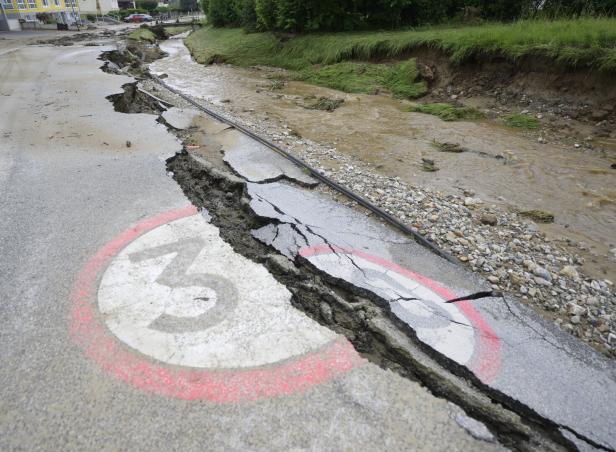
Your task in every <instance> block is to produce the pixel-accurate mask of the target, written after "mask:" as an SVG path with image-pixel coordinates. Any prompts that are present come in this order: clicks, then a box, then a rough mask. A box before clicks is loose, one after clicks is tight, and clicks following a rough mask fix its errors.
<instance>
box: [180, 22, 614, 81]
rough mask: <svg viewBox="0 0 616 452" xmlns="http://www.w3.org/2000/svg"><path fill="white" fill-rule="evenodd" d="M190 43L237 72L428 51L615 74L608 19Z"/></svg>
mask: <svg viewBox="0 0 616 452" xmlns="http://www.w3.org/2000/svg"><path fill="white" fill-rule="evenodd" d="M187 43H188V45H189V47H190V48H191V51H192V52H193V55H194V56H195V58H196V59H197V60H198V61H200V62H203V63H210V62H212V61H217V60H224V61H227V62H229V63H232V64H236V65H240V66H250V65H258V64H262V65H270V66H279V67H284V68H288V69H294V70H299V69H305V68H306V67H309V66H311V65H316V64H333V63H339V62H341V61H348V60H364V61H366V60H373V59H375V58H396V57H398V56H400V55H403V54H404V53H405V52H407V51H409V50H412V49H414V48H417V47H420V46H429V47H432V48H437V49H440V50H442V51H443V52H445V53H447V54H448V55H450V57H451V59H452V61H454V62H461V61H464V60H466V59H468V58H471V57H472V56H474V55H481V54H498V55H503V56H505V57H507V58H510V59H511V60H515V59H517V58H519V57H522V56H525V55H543V56H547V57H550V58H553V59H554V60H556V61H558V62H560V63H563V64H566V65H569V66H590V67H594V68H596V69H597V70H601V71H608V72H616V19H609V18H605V19H579V20H560V21H519V22H515V23H512V24H486V25H481V26H466V27H455V28H454V27H449V28H447V27H431V28H426V29H418V30H404V31H392V32H357V33H327V34H325V33H323V34H308V35H302V36H298V37H295V38H292V39H289V40H287V41H285V42H284V43H281V42H280V41H279V40H278V39H277V38H276V37H275V36H274V35H273V34H271V33H251V34H247V33H245V32H243V31H242V30H240V29H212V28H204V29H202V30H199V31H197V32H195V33H193V34H192V35H191V36H190V37H189V38H188V40H187Z"/></svg>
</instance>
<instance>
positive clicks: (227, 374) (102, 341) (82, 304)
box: [70, 206, 365, 403]
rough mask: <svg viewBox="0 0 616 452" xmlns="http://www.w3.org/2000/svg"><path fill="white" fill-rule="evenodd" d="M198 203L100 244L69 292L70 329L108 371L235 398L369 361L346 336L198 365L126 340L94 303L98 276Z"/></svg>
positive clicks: (188, 394) (169, 392)
mask: <svg viewBox="0 0 616 452" xmlns="http://www.w3.org/2000/svg"><path fill="white" fill-rule="evenodd" d="M196 213H197V209H196V208H195V207H192V206H190V207H186V208H183V209H178V210H173V211H171V212H166V213H163V214H161V215H158V216H156V217H153V218H150V219H148V220H145V221H144V222H142V223H139V224H138V225H137V226H135V227H133V228H131V229H129V230H127V231H125V232H124V233H122V234H120V235H119V236H118V237H116V238H115V239H114V240H112V241H111V242H109V243H108V244H107V245H105V246H104V247H103V248H101V249H100V250H99V251H98V252H97V253H96V254H95V255H94V256H93V257H92V258H91V259H90V260H89V261H88V262H87V263H86V265H85V267H84V268H83V270H82V271H81V273H80V274H79V276H78V278H77V282H76V283H75V287H74V288H73V291H72V293H71V301H72V305H71V312H70V334H71V336H72V338H73V339H74V340H75V342H76V343H77V344H78V345H79V346H80V347H81V348H82V349H83V350H84V351H85V353H86V355H87V356H89V357H90V358H91V359H93V360H94V361H95V362H97V363H98V364H99V365H100V366H101V367H102V368H103V369H104V370H105V371H107V372H109V373H110V374H112V375H114V376H115V377H117V378H119V379H120V380H123V381H125V382H128V383H130V384H132V385H133V386H135V387H137V388H140V389H143V390H146V391H149V392H154V393H157V394H161V395H166V396H172V397H177V398H181V399H186V400H208V401H212V402H218V403H235V402H241V401H251V400H258V399H262V398H266V397H274V396H283V395H290V394H294V393H297V392H302V391H306V390H307V389H309V388H311V387H313V386H315V385H318V384H321V383H324V382H327V381H329V380H331V379H333V378H336V377H338V376H340V375H342V374H344V373H346V372H348V371H350V370H351V369H353V368H355V367H357V366H359V365H361V364H363V363H365V360H364V359H362V358H361V357H360V356H359V355H358V354H357V352H356V351H355V349H354V348H353V346H352V345H351V344H350V343H349V342H348V341H347V340H346V339H339V340H337V341H335V342H332V343H330V344H328V345H326V346H324V347H323V348H321V349H320V350H318V351H316V352H314V353H309V354H307V355H304V356H302V357H299V358H294V359H290V360H286V361H284V362H282V363H278V364H273V365H269V366H263V367H255V368H250V369H244V370H197V369H193V368H186V367H183V368H182V367H174V366H167V365H162V364H160V363H158V362H153V361H152V360H151V359H148V358H146V357H145V356H143V355H141V354H140V353H139V352H136V351H133V350H132V349H129V348H128V346H126V345H124V344H122V343H121V342H120V341H118V340H117V339H116V337H115V336H114V335H113V334H112V333H111V332H110V331H109V330H108V329H107V327H106V326H105V325H104V324H103V322H102V321H101V319H100V317H99V314H98V311H97V310H96V309H95V307H94V306H95V304H96V302H97V300H96V297H97V288H98V283H99V280H100V278H101V276H102V273H103V271H104V270H105V269H106V268H107V265H108V264H109V262H110V261H111V259H113V258H114V257H115V256H116V255H117V254H118V253H119V252H120V251H122V249H124V248H125V247H126V246H127V245H128V244H130V243H131V242H132V241H133V240H135V239H136V238H138V237H139V236H141V235H143V234H144V233H146V232H148V231H151V230H152V229H154V228H157V227H159V226H162V225H164V224H166V223H169V222H171V221H174V220H178V219H180V218H184V217H188V216H191V215H195V214H196Z"/></svg>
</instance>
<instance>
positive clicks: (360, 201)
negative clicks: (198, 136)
mask: <svg viewBox="0 0 616 452" xmlns="http://www.w3.org/2000/svg"><path fill="white" fill-rule="evenodd" d="M148 75H149V77H150V78H152V80H154V81H155V82H156V83H158V84H160V85H161V86H163V87H165V88H166V89H167V90H169V91H171V92H172V93H174V94H175V95H177V96H180V97H181V98H182V99H184V100H185V101H186V102H188V103H190V104H191V105H193V106H195V107H196V108H198V109H199V110H201V111H202V112H204V113H206V114H208V115H209V116H211V117H213V118H215V119H217V120H218V121H221V122H223V123H225V124H228V125H229V126H231V127H233V128H235V129H237V130H239V131H240V132H242V133H244V134H246V135H248V136H249V137H251V138H252V139H254V140H256V141H258V142H259V143H261V144H263V145H265V146H267V147H268V148H270V149H272V150H273V151H275V152H277V153H278V154H280V155H282V156H283V157H284V158H286V159H287V160H290V161H291V162H293V163H294V164H295V165H296V166H299V167H300V168H303V169H305V170H307V171H309V172H310V175H311V176H312V177H314V178H315V179H318V180H319V181H321V182H322V183H324V184H325V185H327V186H328V187H330V188H332V189H334V190H336V191H337V192H339V193H342V194H343V195H345V196H346V197H347V198H350V199H352V200H353V201H355V202H356V203H357V204H360V205H361V206H363V207H365V208H366V209H368V210H369V211H371V212H372V213H374V214H375V215H377V216H379V217H380V218H382V219H383V220H385V221H386V222H388V223H389V224H391V225H392V226H394V227H396V228H397V229H399V230H400V231H402V232H403V233H405V234H407V235H410V236H411V237H413V239H414V240H415V241H416V242H417V243H419V244H420V245H422V246H424V247H426V248H428V249H430V250H431V251H432V252H434V253H436V254H437V255H438V256H440V257H442V258H443V259H446V260H447V261H449V262H451V263H453V264H459V261H458V260H457V259H456V258H455V257H453V256H452V255H450V254H449V253H447V252H446V251H443V250H441V249H440V248H438V247H437V246H436V245H434V244H433V243H432V242H430V241H428V240H426V239H425V238H424V237H423V236H422V235H421V234H419V233H418V232H417V231H416V230H414V229H412V228H410V227H408V226H407V225H405V224H404V223H402V222H400V221H399V220H398V219H397V218H395V217H393V216H391V215H390V214H388V213H387V212H385V211H384V210H382V209H381V208H379V207H377V206H375V205H374V204H372V203H371V202H370V201H367V200H366V199H364V198H362V197H361V196H359V195H358V194H357V193H354V192H352V191H351V190H349V189H347V188H345V187H343V186H342V185H340V184H338V183H337V182H334V181H333V180H331V179H330V178H329V177H327V176H325V175H323V174H321V173H319V172H318V171H317V170H316V169H314V168H312V167H311V166H310V165H308V164H307V163H305V162H303V161H302V160H300V159H298V158H297V157H294V156H293V155H291V154H289V153H288V152H287V151H285V150H284V149H282V148H281V147H280V146H278V145H276V144H274V143H272V142H271V141H268V140H267V139H265V138H263V137H261V136H259V135H257V134H256V133H254V132H253V131H251V130H249V129H247V128H246V127H244V126H242V125H240V124H238V123H236V122H234V121H232V120H230V119H228V118H226V117H224V116H222V115H220V114H218V113H216V112H215V111H212V110H210V109H209V108H207V107H205V106H203V105H201V104H200V103H198V102H196V101H195V100H193V99H191V98H190V97H189V96H187V95H185V94H183V93H182V92H180V91H178V90H176V89H175V88H172V87H171V86H169V85H167V84H166V83H165V82H164V81H163V80H162V79H160V78H159V77H157V76H156V75H154V74H152V73H148Z"/></svg>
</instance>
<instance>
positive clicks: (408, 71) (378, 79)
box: [297, 60, 427, 98]
mask: <svg viewBox="0 0 616 452" xmlns="http://www.w3.org/2000/svg"><path fill="white" fill-rule="evenodd" d="M416 78H417V69H416V67H415V61H414V60H409V61H405V62H403V63H398V64H395V65H385V64H375V63H356V62H344V63H335V64H330V65H326V66H325V65H315V66H310V67H308V68H305V69H302V70H300V71H298V75H297V79H299V80H303V81H305V82H307V83H312V84H314V85H319V86H326V87H328V88H333V89H337V90H340V91H344V92H346V93H365V94H376V93H378V92H379V91H381V90H382V89H383V88H384V89H386V90H388V91H389V92H391V93H392V94H393V95H394V96H396V97H403V98H415V97H419V96H422V95H423V94H425V93H426V91H427V86H426V84H425V83H423V82H416Z"/></svg>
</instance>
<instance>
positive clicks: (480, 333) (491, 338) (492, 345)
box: [299, 245, 501, 383]
mask: <svg viewBox="0 0 616 452" xmlns="http://www.w3.org/2000/svg"><path fill="white" fill-rule="evenodd" d="M334 252H335V253H344V254H353V255H355V256H357V257H360V258H362V259H365V260H367V261H369V262H372V263H374V264H377V265H380V266H381V267H384V268H386V269H388V270H392V271H394V272H396V273H398V274H400V275H402V276H404V277H406V278H409V279H411V280H413V281H415V282H418V283H420V284H422V285H424V286H426V287H427V288H429V289H430V290H432V291H433V292H435V293H437V294H438V295H439V296H441V297H442V298H444V299H446V300H452V299H454V298H456V297H457V296H458V295H456V294H454V293H453V292H451V291H450V290H449V289H447V288H445V287H443V286H441V285H440V284H439V283H437V282H436V281H433V280H432V279H430V278H427V277H425V276H423V275H420V274H419V273H415V272H412V271H410V270H408V269H406V268H404V267H401V266H399V265H397V264H394V263H393V262H390V261H388V260H386V259H383V258H380V257H377V256H372V255H370V254H367V253H365V252H363V251H361V250H356V249H351V248H341V247H336V246H334V247H332V246H330V245H317V246H313V247H310V248H303V249H301V250H300V251H299V253H300V255H301V256H303V257H305V258H309V257H311V256H319V255H323V254H331V253H334ZM455 306H456V307H457V308H458V309H459V310H460V311H461V312H462V314H463V315H464V316H465V317H466V318H467V319H468V320H469V321H470V322H471V324H472V325H473V327H474V328H475V330H476V331H477V334H476V336H477V348H476V350H475V351H474V353H473V357H472V358H471V360H472V361H471V363H470V365H469V368H470V369H471V370H472V371H473V372H474V373H475V375H477V376H478V377H479V379H480V380H481V381H483V382H484V383H491V382H492V381H493V380H494V378H495V377H496V375H497V373H498V369H499V368H500V365H501V354H500V340H499V338H498V336H497V335H496V333H495V332H494V330H493V329H492V327H491V326H490V325H489V324H488V322H486V320H485V319H484V318H483V316H482V315H481V314H480V313H479V311H477V309H475V307H474V306H473V305H472V304H471V303H470V302H469V301H461V302H458V303H456V304H455Z"/></svg>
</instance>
